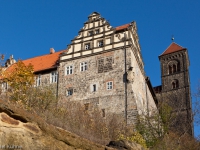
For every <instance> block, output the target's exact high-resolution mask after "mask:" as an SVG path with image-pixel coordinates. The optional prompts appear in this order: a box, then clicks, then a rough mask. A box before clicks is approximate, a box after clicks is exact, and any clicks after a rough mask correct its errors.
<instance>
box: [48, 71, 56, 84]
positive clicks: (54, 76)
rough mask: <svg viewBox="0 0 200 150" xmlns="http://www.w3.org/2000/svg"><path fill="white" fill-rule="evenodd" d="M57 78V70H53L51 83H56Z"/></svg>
mask: <svg viewBox="0 0 200 150" xmlns="http://www.w3.org/2000/svg"><path fill="white" fill-rule="evenodd" d="M57 79H58V74H57V71H52V72H51V77H50V83H56V82H57ZM45 82H46V79H45Z"/></svg>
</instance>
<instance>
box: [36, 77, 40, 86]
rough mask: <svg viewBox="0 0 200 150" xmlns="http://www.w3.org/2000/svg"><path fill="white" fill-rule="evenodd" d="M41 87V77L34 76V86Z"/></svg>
mask: <svg viewBox="0 0 200 150" xmlns="http://www.w3.org/2000/svg"><path fill="white" fill-rule="evenodd" d="M40 85H41V75H38V76H36V86H40Z"/></svg>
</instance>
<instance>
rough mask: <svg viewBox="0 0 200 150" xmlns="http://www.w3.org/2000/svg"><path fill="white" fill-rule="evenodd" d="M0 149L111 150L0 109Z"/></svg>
mask: <svg viewBox="0 0 200 150" xmlns="http://www.w3.org/2000/svg"><path fill="white" fill-rule="evenodd" d="M13 117H14V118H13ZM18 119H20V120H18ZM47 132H48V133H47ZM0 149H23V150H40V149H45V150H73V149H79V150H81V149H88V150H105V149H108V150H111V149H112V148H106V146H102V145H98V144H96V143H93V142H91V141H89V140H86V139H83V138H81V137H79V136H77V135H75V134H72V133H69V132H67V131H65V130H63V129H60V128H56V127H53V126H51V125H47V124H46V125H43V126H42V125H40V126H39V125H37V124H36V123H32V122H29V121H27V120H26V119H24V118H23V117H20V116H17V115H13V114H11V113H9V112H8V111H7V112H6V111H5V110H4V111H2V109H1V113H0Z"/></svg>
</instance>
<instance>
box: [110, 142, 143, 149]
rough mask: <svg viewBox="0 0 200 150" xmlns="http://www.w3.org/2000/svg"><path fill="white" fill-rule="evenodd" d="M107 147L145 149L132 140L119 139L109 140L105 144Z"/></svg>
mask: <svg viewBox="0 0 200 150" xmlns="http://www.w3.org/2000/svg"><path fill="white" fill-rule="evenodd" d="M107 146H108V147H112V148H115V149H117V150H145V149H144V148H143V147H142V146H141V145H139V144H136V143H134V142H129V141H124V140H119V141H110V143H109V144H108V145H107Z"/></svg>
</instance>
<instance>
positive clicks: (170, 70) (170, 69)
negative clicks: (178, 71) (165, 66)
mask: <svg viewBox="0 0 200 150" xmlns="http://www.w3.org/2000/svg"><path fill="white" fill-rule="evenodd" d="M169 74H172V67H171V66H169Z"/></svg>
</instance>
